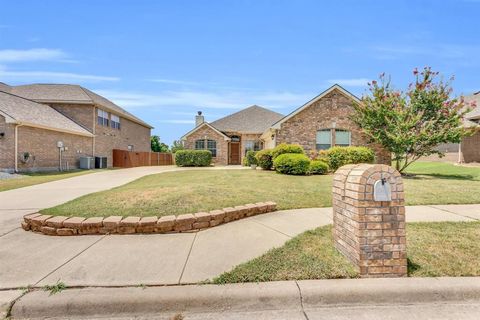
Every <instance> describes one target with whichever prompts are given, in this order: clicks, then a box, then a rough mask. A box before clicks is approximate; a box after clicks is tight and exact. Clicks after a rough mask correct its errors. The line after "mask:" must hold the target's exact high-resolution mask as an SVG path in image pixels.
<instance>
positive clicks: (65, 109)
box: [49, 103, 97, 132]
mask: <svg viewBox="0 0 480 320" xmlns="http://www.w3.org/2000/svg"><path fill="white" fill-rule="evenodd" d="M49 105H50V106H51V107H52V108H54V109H55V110H57V111H58V112H60V113H61V114H63V115H65V116H66V117H67V118H70V119H72V120H74V121H75V122H76V123H78V124H80V125H82V126H83V127H84V128H86V129H87V130H88V131H90V132H93V126H94V124H95V122H96V121H97V116H96V114H95V108H94V107H93V105H90V104H59V103H50V104H49Z"/></svg>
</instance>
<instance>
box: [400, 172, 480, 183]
mask: <svg viewBox="0 0 480 320" xmlns="http://www.w3.org/2000/svg"><path fill="white" fill-rule="evenodd" d="M402 178H403V179H405V180H429V179H445V180H469V181H480V179H479V178H478V177H476V176H473V175H471V174H441V173H415V174H407V175H403V176H402Z"/></svg>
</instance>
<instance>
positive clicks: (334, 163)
mask: <svg viewBox="0 0 480 320" xmlns="http://www.w3.org/2000/svg"><path fill="white" fill-rule="evenodd" d="M317 160H322V161H324V162H326V163H327V164H328V166H329V167H330V169H331V170H333V171H335V170H337V169H338V168H340V167H342V166H344V165H346V164H353V163H372V162H373V161H374V160H375V153H374V152H373V150H372V149H370V148H367V147H333V148H330V149H328V150H322V151H320V152H319V153H318V157H317Z"/></svg>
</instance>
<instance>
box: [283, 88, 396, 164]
mask: <svg viewBox="0 0 480 320" xmlns="http://www.w3.org/2000/svg"><path fill="white" fill-rule="evenodd" d="M352 104H353V101H352V98H350V97H348V96H346V95H345V94H343V93H342V92H341V91H340V90H338V89H334V90H332V91H331V92H330V93H328V94H327V95H325V96H324V97H322V98H321V99H319V100H318V101H316V102H315V103H313V104H312V105H310V106H309V107H307V108H306V109H304V110H302V111H300V112H299V113H298V114H296V115H294V116H293V117H292V118H290V119H288V120H286V121H285V122H284V123H282V124H281V128H280V129H279V130H277V132H276V135H275V144H276V145H278V144H280V143H294V144H299V145H301V146H302V147H303V148H304V149H305V151H306V152H307V153H309V152H310V151H312V150H315V149H316V138H317V137H316V135H317V131H318V130H322V129H334V128H336V129H343V130H349V131H350V132H351V145H353V146H368V147H370V148H372V149H373V150H374V151H375V154H376V162H377V163H384V164H390V163H391V160H390V159H391V156H390V153H389V152H387V151H385V150H383V149H382V148H381V147H380V146H378V145H375V144H371V143H369V142H368V139H367V138H366V137H365V136H364V135H363V134H362V132H361V130H360V128H359V127H358V126H357V125H356V124H355V123H354V122H353V121H352V120H351V119H350V116H351V114H352V112H353V107H352ZM332 136H333V139H332V140H333V141H332V145H335V141H334V140H335V135H332Z"/></svg>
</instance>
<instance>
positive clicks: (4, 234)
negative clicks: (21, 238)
mask: <svg viewBox="0 0 480 320" xmlns="http://www.w3.org/2000/svg"><path fill="white" fill-rule="evenodd" d="M18 229H20V227H16V228H15V229H12V230H10V231H7V232H5V233H3V234H0V238H1V237H3V236H6V235H7V234H10V233H12V232H13V231H15V230H18Z"/></svg>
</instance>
